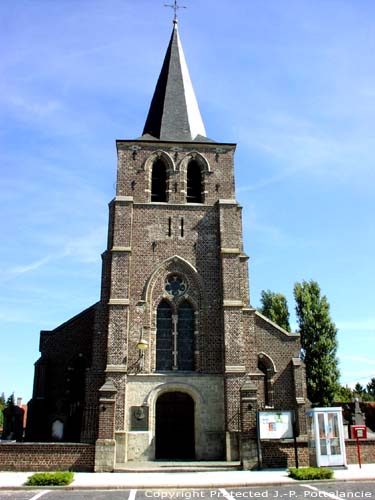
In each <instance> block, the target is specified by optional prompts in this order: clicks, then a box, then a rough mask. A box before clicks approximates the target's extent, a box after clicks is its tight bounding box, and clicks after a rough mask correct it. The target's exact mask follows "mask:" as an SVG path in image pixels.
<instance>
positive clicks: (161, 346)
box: [156, 300, 173, 370]
mask: <svg viewBox="0 0 375 500" xmlns="http://www.w3.org/2000/svg"><path fill="white" fill-rule="evenodd" d="M156 328H157V333H156V369H157V370H171V369H172V366H173V337H172V308H171V305H170V304H169V303H168V302H167V301H166V300H162V301H161V302H160V304H159V306H158V310H157V319H156Z"/></svg>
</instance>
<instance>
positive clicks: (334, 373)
mask: <svg viewBox="0 0 375 500" xmlns="http://www.w3.org/2000/svg"><path fill="white" fill-rule="evenodd" d="M294 298H295V300H296V313H297V320H298V324H299V332H300V334H301V345H302V348H303V350H304V355H305V357H304V360H305V364H306V380H307V395H308V397H309V399H310V401H311V403H312V404H313V406H329V405H331V404H332V403H333V400H334V397H335V394H336V392H337V390H338V387H339V384H338V380H339V376H340V372H339V370H338V367H337V365H338V361H337V358H336V352H337V339H336V334H337V328H336V326H335V324H334V323H333V322H332V320H331V318H330V313H329V304H328V301H327V298H326V297H325V296H324V295H323V296H321V292H320V287H319V285H318V283H317V282H316V281H313V280H311V281H308V282H307V281H303V282H302V283H296V284H295V286H294Z"/></svg>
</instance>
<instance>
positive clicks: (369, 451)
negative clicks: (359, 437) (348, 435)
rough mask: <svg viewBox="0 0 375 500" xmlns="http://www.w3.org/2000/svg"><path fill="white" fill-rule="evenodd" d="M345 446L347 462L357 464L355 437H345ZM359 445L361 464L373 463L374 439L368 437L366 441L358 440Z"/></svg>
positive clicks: (374, 458) (374, 457) (374, 459)
mask: <svg viewBox="0 0 375 500" xmlns="http://www.w3.org/2000/svg"><path fill="white" fill-rule="evenodd" d="M345 446H346V459H347V461H348V464H357V463H358V455H357V441H356V440H355V439H347V440H346V441H345ZM360 447H361V459H362V463H363V464H373V463H375V440H372V439H369V440H366V441H360Z"/></svg>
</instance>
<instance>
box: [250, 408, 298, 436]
mask: <svg viewBox="0 0 375 500" xmlns="http://www.w3.org/2000/svg"><path fill="white" fill-rule="evenodd" d="M258 418H259V438H260V439H292V438H293V437H294V435H293V412H292V411H270V410H268V411H259V414H258Z"/></svg>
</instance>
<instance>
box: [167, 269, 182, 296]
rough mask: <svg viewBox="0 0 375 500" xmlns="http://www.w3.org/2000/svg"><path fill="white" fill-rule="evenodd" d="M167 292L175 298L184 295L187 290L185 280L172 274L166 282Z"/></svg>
mask: <svg viewBox="0 0 375 500" xmlns="http://www.w3.org/2000/svg"><path fill="white" fill-rule="evenodd" d="M165 290H166V292H168V293H169V295H172V296H173V297H178V296H180V295H183V294H184V293H185V292H186V290H187V285H186V283H185V280H184V279H183V278H181V276H179V275H178V274H171V275H170V276H168V278H167V279H166V280H165Z"/></svg>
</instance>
